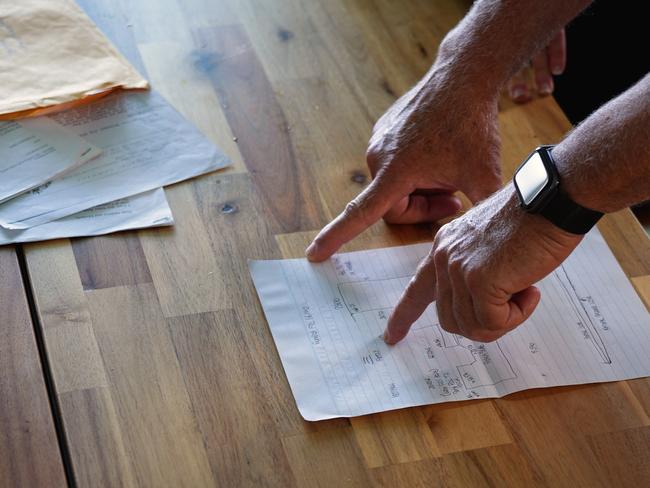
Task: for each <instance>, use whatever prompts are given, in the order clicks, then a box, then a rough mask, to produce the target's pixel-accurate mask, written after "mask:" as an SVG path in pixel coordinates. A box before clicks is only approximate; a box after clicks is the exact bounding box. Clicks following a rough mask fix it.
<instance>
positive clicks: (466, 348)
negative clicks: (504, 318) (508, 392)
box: [337, 276, 517, 392]
mask: <svg viewBox="0 0 650 488" xmlns="http://www.w3.org/2000/svg"><path fill="white" fill-rule="evenodd" d="M411 278H412V276H405V277H398V278H388V279H379V280H372V279H367V280H363V281H352V282H345V283H339V284H338V285H337V288H338V290H339V293H340V294H341V297H342V299H343V303H344V304H345V307H346V309H347V311H348V313H349V314H350V317H352V319H353V320H355V321H356V320H357V319H358V317H359V316H363V317H364V321H365V322H368V321H370V320H376V321H378V322H380V323H381V324H382V329H383V328H384V327H385V325H386V322H387V319H388V316H390V313H391V312H392V309H393V306H394V305H395V303H396V301H397V299H398V298H399V296H400V295H401V292H402V291H403V290H404V289H405V288H406V285H407V284H408V282H409V280H410V279H411ZM377 289H381V290H383V291H384V293H383V294H377V293H376V290H377ZM412 332H414V333H415V334H414V335H415V337H416V338H417V339H416V341H417V342H418V345H419V346H421V347H420V348H419V349H422V348H424V351H425V353H426V354H427V356H428V357H430V358H431V359H433V358H435V352H434V351H435V349H453V348H455V349H456V351H457V353H456V356H457V358H458V359H459V361H460V362H459V363H458V364H456V370H457V371H458V377H457V378H455V379H456V381H455V384H458V386H459V387H460V386H461V385H462V387H463V388H465V389H466V390H467V391H468V392H469V391H471V390H473V389H476V388H479V387H483V386H494V385H496V384H498V383H501V382H502V381H505V380H511V379H515V378H516V377H517V374H516V373H515V371H514V369H513V368H512V364H511V363H510V361H509V360H508V358H507V356H506V355H505V353H504V352H503V350H502V349H501V346H500V345H499V343H498V341H496V342H493V343H490V344H477V343H474V342H473V341H470V340H468V339H466V338H464V337H462V336H459V335H457V334H451V333H449V332H447V331H445V330H443V329H442V328H441V327H440V325H439V324H438V323H437V322H427V320H426V318H425V319H420V320H418V322H416V323H415V324H414V326H413V327H412ZM479 365H480V366H481V367H478V366H479ZM431 371H436V368H432V369H431ZM426 378H427V377H425V381H427V379H426ZM448 379H449V378H448ZM461 382H462V383H461ZM446 383H448V381H447V382H446ZM438 386H443V385H442V384H441V383H439V384H438Z"/></svg>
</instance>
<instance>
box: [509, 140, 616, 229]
mask: <svg viewBox="0 0 650 488" xmlns="http://www.w3.org/2000/svg"><path fill="white" fill-rule="evenodd" d="M552 150H553V146H540V147H538V148H537V149H535V150H534V151H533V152H532V153H530V154H529V155H528V157H527V158H526V159H525V160H524V162H523V163H521V164H520V165H519V167H518V168H517V170H516V171H515V176H514V177H513V183H514V185H515V189H516V190H517V195H518V196H519V201H520V203H521V207H522V208H523V209H524V210H526V211H527V212H529V213H533V214H539V215H542V216H543V217H545V218H546V219H547V220H550V221H551V222H552V223H553V224H555V225H556V226H557V227H559V228H560V229H563V230H565V231H567V232H570V233H572V234H586V233H587V232H589V230H590V229H591V228H592V227H593V226H594V225H596V222H598V220H599V219H600V218H601V217H602V216H603V214H602V213H601V212H597V211H596V210H591V209H589V208H586V207H583V206H582V205H579V204H577V203H576V202H574V201H573V200H572V199H571V198H570V197H569V196H568V195H567V194H566V193H565V192H564V191H563V190H562V187H561V182H560V173H559V172H558V170H557V167H556V165H555V161H554V160H553V155H552Z"/></svg>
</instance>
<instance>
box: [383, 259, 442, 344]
mask: <svg viewBox="0 0 650 488" xmlns="http://www.w3.org/2000/svg"><path fill="white" fill-rule="evenodd" d="M435 299H436V268H435V265H434V262H433V259H432V258H431V256H427V257H426V258H425V259H424V260H423V261H422V263H420V266H419V267H418V270H417V272H416V273H415V276H414V277H413V278H412V279H411V281H410V282H409V284H408V286H407V287H406V290H405V291H404V293H403V294H402V296H401V298H400V299H399V302H398V303H397V305H396V306H395V308H394V309H393V313H391V315H390V317H389V318H388V325H387V326H386V331H385V332H384V341H386V343H387V344H391V345H392V344H397V343H398V342H399V341H401V340H402V339H403V338H404V337H405V336H406V334H408V331H409V330H410V328H411V325H413V322H415V321H416V320H417V319H419V318H420V315H422V314H423V313H424V310H425V309H426V308H427V307H428V306H429V304H430V303H431V302H433V301H434V300H435Z"/></svg>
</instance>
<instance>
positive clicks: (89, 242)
mask: <svg viewBox="0 0 650 488" xmlns="http://www.w3.org/2000/svg"><path fill="white" fill-rule="evenodd" d="M72 250H73V251H74V255H75V260H76V261H77V268H78V269H79V273H80V275H81V283H82V284H83V287H84V290H95V289H100V288H110V287H112V286H120V285H137V284H138V283H151V274H150V273H149V267H148V266H147V262H146V261H145V260H144V254H143V252H142V246H141V245H140V241H139V240H138V237H137V235H136V233H135V232H122V233H119V234H116V235H109V236H101V237H93V238H85V239H75V240H74V241H73V242H72Z"/></svg>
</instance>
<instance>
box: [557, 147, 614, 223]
mask: <svg viewBox="0 0 650 488" xmlns="http://www.w3.org/2000/svg"><path fill="white" fill-rule="evenodd" d="M553 160H554V161H555V165H556V167H557V170H558V173H559V175H560V189H561V190H562V191H563V192H564V193H565V194H566V195H568V196H569V198H571V199H572V200H573V201H574V202H576V203H577V204H579V205H582V206H583V207H586V208H589V209H591V210H596V211H598V212H602V213H610V212H615V211H617V210H620V206H618V205H616V203H615V202H611V201H609V200H608V198H607V197H608V195H609V194H611V189H610V188H608V189H604V188H603V184H602V182H600V181H597V180H598V173H597V172H596V171H595V170H594V171H592V170H591V169H590V167H589V165H587V164H584V163H586V162H587V160H588V156H587V155H585V154H583V153H582V151H580V150H579V149H578V148H577V147H574V145H573V144H571V143H570V142H567V141H566V140H565V141H563V142H562V143H560V144H558V145H557V146H555V147H554V148H553Z"/></svg>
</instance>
